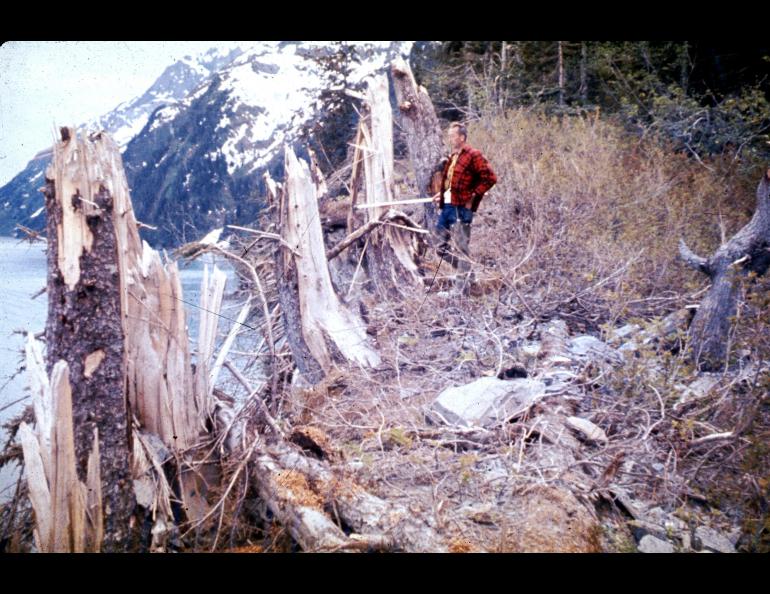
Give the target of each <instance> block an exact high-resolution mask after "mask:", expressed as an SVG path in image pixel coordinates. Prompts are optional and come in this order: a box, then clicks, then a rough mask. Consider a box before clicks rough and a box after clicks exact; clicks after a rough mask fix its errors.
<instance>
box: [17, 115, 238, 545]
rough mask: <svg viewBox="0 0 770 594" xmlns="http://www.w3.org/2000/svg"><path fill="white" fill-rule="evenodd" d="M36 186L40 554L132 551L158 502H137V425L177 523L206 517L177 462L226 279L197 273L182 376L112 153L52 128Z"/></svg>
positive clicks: (35, 474) (176, 324)
mask: <svg viewBox="0 0 770 594" xmlns="http://www.w3.org/2000/svg"><path fill="white" fill-rule="evenodd" d="M46 177H47V179H46V187H45V196H46V209H47V225H48V235H49V240H48V245H49V249H48V286H47V291H48V295H49V302H48V303H49V311H48V319H47V323H46V343H47V350H48V352H47V370H43V365H42V355H38V354H36V353H38V351H39V348H37V349H36V347H34V345H30V346H29V348H28V356H27V368H28V370H29V373H30V376H31V378H32V380H31V383H32V387H33V388H32V392H33V400H34V402H35V430H34V432H32V431H31V430H29V428H27V429H26V430H25V431H24V434H23V435H22V440H23V442H24V458H25V463H26V464H27V465H28V467H29V468H33V467H34V468H35V469H36V470H35V471H29V472H28V473H27V482H28V486H29V489H30V493H31V494H32V493H33V492H34V496H31V499H32V503H33V507H34V509H35V515H36V540H37V542H38V546H39V548H40V549H41V550H56V551H82V550H89V551H98V550H105V551H118V550H136V548H137V547H140V546H142V544H141V543H139V542H138V540H137V539H138V538H139V530H138V528H139V525H140V522H137V521H135V520H136V517H134V513H135V511H136V504H137V502H139V503H140V505H142V506H143V507H145V508H149V507H150V506H151V507H153V509H157V508H156V505H155V504H153V503H152V502H153V501H157V500H158V498H157V497H156V495H157V494H156V495H153V494H152V493H148V492H147V489H142V497H141V498H140V497H139V493H140V490H138V489H139V488H138V487H137V480H138V482H139V483H141V482H142V480H144V479H147V476H146V472H145V471H146V470H147V467H148V466H149V462H148V463H146V464H143V463H142V462H141V460H139V459H138V457H137V453H141V451H142V449H143V448H144V446H140V445H139V443H138V441H141V440H142V437H141V436H140V435H139V434H138V433H137V431H138V430H141V431H142V432H144V434H145V435H150V436H151V435H155V436H157V440H158V441H160V442H162V443H163V444H164V445H163V446H162V447H167V448H169V449H170V450H171V451H172V452H174V458H175V460H176V461H177V462H179V464H178V465H177V468H176V470H177V471H178V472H179V485H180V491H181V499H182V503H183V505H184V508H185V510H186V512H187V516H188V518H191V519H195V517H196V516H200V515H202V514H204V513H205V511H206V509H205V508H206V505H205V501H203V499H202V498H201V497H199V496H198V495H197V493H196V491H197V486H196V481H195V479H194V477H193V476H192V475H191V473H189V472H184V453H185V450H187V449H188V448H190V447H191V446H193V445H195V444H196V443H197V441H198V439H199V438H200V436H201V435H202V434H203V433H204V432H205V431H206V423H207V420H208V418H209V416H210V414H211V412H212V409H213V403H212V391H213V383H214V381H215V379H216V374H217V371H218V367H217V365H216V364H215V365H214V366H213V367H212V366H210V364H209V362H210V360H211V357H212V354H213V349H214V339H215V336H216V330H217V319H218V317H217V312H218V310H219V306H220V303H221V299H222V292H223V288H224V281H225V275H224V274H223V273H222V272H221V271H218V270H217V269H216V268H215V269H214V273H213V274H212V275H211V277H210V278H211V280H210V281H209V278H208V277H209V275H208V274H204V283H203V286H202V288H201V300H202V304H201V307H202V309H204V310H206V312H205V314H204V315H203V316H202V319H201V323H200V332H199V340H198V354H197V365H196V368H195V370H194V371H193V368H192V365H191V363H190V353H189V351H188V346H187V344H188V337H187V331H186V316H185V311H184V308H183V306H182V302H183V299H182V292H181V283H180V280H179V274H178V271H177V269H176V265H175V264H173V263H166V264H163V263H162V262H161V260H160V256H159V254H158V253H157V252H155V251H154V250H153V249H152V248H150V246H149V245H147V244H146V243H143V242H142V241H141V240H140V238H139V234H138V230H137V229H138V224H137V222H136V219H135V218H134V215H133V208H132V206H131V199H130V196H129V192H128V185H127V182H126V177H125V172H124V171H123V166H122V163H121V158H120V151H119V149H118V147H117V145H116V144H115V143H114V142H113V141H112V139H111V138H109V137H108V136H107V135H103V134H99V135H95V136H91V137H89V138H87V139H86V138H83V137H80V136H78V135H77V134H76V133H75V131H74V130H72V129H70V128H63V129H62V141H61V142H60V143H57V144H56V145H55V147H54V159H53V162H52V165H51V167H50V168H49V170H48V172H47V176H46ZM220 355H222V353H220ZM49 377H50V380H49V379H48V378H49ZM70 403H71V404H70ZM153 459H154V458H153ZM145 462H146V460H145ZM153 466H154V472H155V473H156V476H157V477H158V480H156V481H155V483H156V484H160V483H163V484H166V482H165V481H166V479H165V476H164V475H165V470H164V469H163V468H161V463H160V462H158V463H156V464H154V465H153ZM41 469H42V471H41ZM135 493H136V496H135ZM46 494H47V495H46ZM161 498H162V499H163V500H164V501H165V504H161V505H160V508H161V509H162V510H164V511H159V512H158V514H159V515H158V514H156V518H155V519H156V528H157V527H158V525H159V524H161V525H163V524H166V520H168V522H169V523H171V522H173V519H172V518H171V513H170V504H169V503H168V502H169V498H170V493H169V489H168V488H167V487H166V488H165V495H161ZM140 499H141V501H139V500H140ZM156 533H157V531H156V530H155V528H153V534H156Z"/></svg>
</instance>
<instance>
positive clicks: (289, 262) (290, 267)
mask: <svg viewBox="0 0 770 594" xmlns="http://www.w3.org/2000/svg"><path fill="white" fill-rule="evenodd" d="M265 185H266V186H267V190H268V199H269V200H270V202H271V204H273V205H275V207H276V220H275V223H276V228H277V229H278V230H279V231H280V230H282V229H283V228H284V225H285V224H286V221H287V220H288V213H287V206H288V204H287V200H286V195H285V190H284V187H283V186H282V185H281V184H278V183H276V182H275V181H273V179H272V178H271V177H270V174H268V173H266V174H265ZM295 254H296V252H293V251H292V249H291V246H288V245H281V246H280V247H277V248H276V250H275V251H274V252H273V258H274V262H275V279H276V287H277V289H278V302H279V303H280V305H281V313H282V318H283V326H284V332H285V335H286V342H287V343H288V344H289V348H290V349H291V354H292V358H293V359H294V363H295V364H296V366H297V369H298V370H299V373H300V375H301V376H302V377H303V378H304V379H305V380H307V381H308V382H309V383H311V384H316V383H318V382H320V381H321V380H322V379H323V376H324V371H323V369H322V368H321V366H320V365H319V363H318V361H316V359H315V358H314V357H313V353H311V352H310V348H309V347H308V345H307V342H306V341H305V338H304V336H303V334H302V315H301V313H300V305H299V281H298V279H297V265H296V263H295V258H294V256H295Z"/></svg>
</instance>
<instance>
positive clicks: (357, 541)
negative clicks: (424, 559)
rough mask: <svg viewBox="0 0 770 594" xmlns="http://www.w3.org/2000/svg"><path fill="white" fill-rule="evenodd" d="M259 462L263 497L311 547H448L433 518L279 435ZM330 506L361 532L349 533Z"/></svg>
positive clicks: (255, 469) (255, 471) (257, 479)
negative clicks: (373, 491) (340, 526)
mask: <svg viewBox="0 0 770 594" xmlns="http://www.w3.org/2000/svg"><path fill="white" fill-rule="evenodd" d="M254 462H255V463H254V464H253V465H252V479H253V481H254V483H255V484H256V486H257V489H258V491H259V494H260V498H262V499H263V500H264V501H265V502H266V503H267V504H268V506H269V507H270V509H271V510H272V511H273V513H274V514H275V515H276V516H277V517H278V519H279V521H280V522H281V524H282V525H283V526H285V527H286V528H287V529H288V530H289V532H290V533H291V535H292V537H293V538H294V539H295V540H296V541H297V542H298V543H300V545H301V546H302V548H303V549H304V550H306V551H310V550H330V549H335V548H339V549H350V548H354V547H355V548H360V545H363V546H365V547H371V548H378V549H384V550H399V551H405V552H415V553H417V552H419V553H426V552H433V553H441V552H447V550H448V546H447V543H446V542H445V540H444V538H442V537H441V535H439V534H438V533H437V532H436V530H435V528H434V527H433V526H432V525H431V524H430V521H429V520H428V519H426V518H423V517H421V516H419V515H417V514H415V513H414V512H413V511H411V510H409V509H407V508H406V507H404V506H403V505H399V504H397V503H390V502H388V501H385V500H383V499H381V498H379V497H377V496H375V495H372V494H370V493H368V492H367V491H365V490H364V489H362V488H361V487H360V486H359V485H357V484H355V483H353V482H352V481H350V480H349V479H346V478H344V477H340V476H338V475H337V474H336V473H334V472H332V470H331V469H330V468H329V467H328V465H327V464H326V463H325V462H323V461H321V460H315V459H313V458H311V457H309V456H306V455H304V454H303V453H302V452H301V451H300V450H299V449H298V448H297V447H296V446H294V445H292V444H289V443H287V442H285V441H282V440H279V441H277V442H276V443H273V444H271V445H269V446H267V447H265V448H262V450H261V451H259V452H258V454H257V455H255V457H254ZM328 509H334V510H335V511H336V513H337V514H338V515H339V517H340V518H341V519H342V520H343V521H344V522H345V524H347V525H348V526H349V527H350V528H352V529H353V530H354V531H355V533H356V534H355V535H350V537H349V538H348V537H346V536H345V535H344V533H342V531H341V530H339V529H338V528H337V527H336V526H335V525H334V523H333V522H332V521H331V518H330V517H329V515H328V512H327V510H328ZM357 545H358V546H357Z"/></svg>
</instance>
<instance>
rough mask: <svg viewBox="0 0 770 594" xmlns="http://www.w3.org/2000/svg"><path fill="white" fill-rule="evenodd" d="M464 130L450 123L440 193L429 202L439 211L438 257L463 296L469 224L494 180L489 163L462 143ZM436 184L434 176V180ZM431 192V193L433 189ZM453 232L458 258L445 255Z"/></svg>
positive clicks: (475, 150) (466, 288) (468, 263)
mask: <svg viewBox="0 0 770 594" xmlns="http://www.w3.org/2000/svg"><path fill="white" fill-rule="evenodd" d="M467 138H468V130H467V129H466V127H465V126H464V125H463V124H460V123H459V122H454V123H452V124H450V126H449V130H448V131H447V140H448V142H449V146H450V148H451V150H452V153H451V155H449V157H448V158H447V159H445V160H444V161H445V162H444V166H443V170H442V172H441V177H440V183H441V185H440V191H439V192H437V193H436V194H435V195H434V196H433V202H434V203H435V204H436V206H437V207H439V208H440V209H441V214H440V215H439V218H438V222H437V223H436V231H437V233H438V235H439V238H440V240H441V243H440V245H439V248H438V253H439V255H440V256H441V257H442V258H444V257H445V256H448V258H447V259H448V260H449V262H450V264H451V265H452V267H453V268H455V269H457V270H458V271H459V272H460V273H461V275H460V276H459V277H458V281H459V286H461V287H462V289H463V292H467V291H468V289H469V281H470V280H471V277H472V275H471V274H469V272H470V265H471V263H470V252H469V244H470V240H471V222H472V221H473V213H475V212H476V211H477V210H478V208H479V204H480V203H481V199H482V198H483V197H484V194H485V193H486V192H488V191H489V189H490V188H491V187H492V186H494V185H495V184H496V183H497V176H496V175H495V172H494V171H492V168H491V167H490V165H489V161H487V159H486V158H485V157H484V155H482V154H481V151H479V150H478V149H475V148H473V147H472V146H471V145H470V144H468V143H467V142H466V140H467ZM436 178H437V181H438V176H436ZM434 190H435V189H434ZM455 223H459V224H458V225H457V227H456V228H455V243H456V245H457V248H458V250H459V252H460V253H461V255H460V256H459V257H458V256H457V255H456V254H453V253H451V252H450V251H449V243H450V238H451V236H452V227H453V226H454V225H455Z"/></svg>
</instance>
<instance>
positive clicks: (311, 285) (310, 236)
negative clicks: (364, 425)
mask: <svg viewBox="0 0 770 594" xmlns="http://www.w3.org/2000/svg"><path fill="white" fill-rule="evenodd" d="M285 168H286V184H285V194H284V197H285V200H286V206H285V210H284V214H285V215H286V216H285V219H284V220H283V221H282V228H281V235H282V237H283V239H284V241H285V242H286V244H287V245H288V246H290V247H291V249H292V250H294V252H292V254H291V256H290V257H291V258H292V259H293V266H295V267H296V271H297V293H298V296H299V299H298V301H299V314H300V319H299V320H298V321H299V324H300V327H301V330H302V338H303V341H304V343H305V345H306V346H307V348H308V350H309V352H310V353H311V354H312V358H313V359H314V360H315V361H316V363H318V365H319V366H320V367H321V369H322V370H323V371H324V373H327V372H329V371H330V370H331V369H333V368H334V365H335V362H337V361H351V362H355V363H357V364H359V365H361V366H363V367H373V366H377V365H379V364H380V357H379V355H378V354H377V352H376V351H375V350H374V349H373V348H372V347H371V346H369V344H368V340H367V335H366V331H365V325H364V322H363V320H362V319H361V318H360V317H359V316H358V315H356V314H354V313H353V312H351V311H350V310H349V309H348V308H347V307H346V306H345V305H344V304H343V303H342V302H341V301H340V299H339V297H338V296H337V294H336V293H335V291H334V287H333V286H332V282H331V277H330V275H329V266H328V262H327V260H326V249H325V247H324V243H323V235H322V230H321V222H320V220H319V216H318V201H317V197H316V192H315V188H314V184H313V180H312V179H311V175H310V170H309V168H308V165H307V163H305V162H304V161H300V160H298V159H297V157H296V155H295V154H294V151H292V149H291V148H290V147H287V148H286V164H285ZM282 210H283V209H282ZM284 266H285V263H284ZM280 284H281V283H280V282H279V285H280ZM284 313H286V312H284ZM288 335H289V332H288V329H287V336H288Z"/></svg>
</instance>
